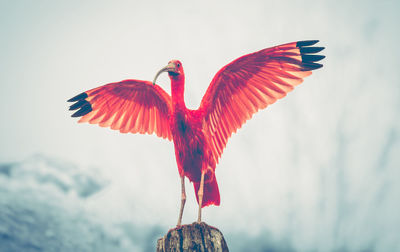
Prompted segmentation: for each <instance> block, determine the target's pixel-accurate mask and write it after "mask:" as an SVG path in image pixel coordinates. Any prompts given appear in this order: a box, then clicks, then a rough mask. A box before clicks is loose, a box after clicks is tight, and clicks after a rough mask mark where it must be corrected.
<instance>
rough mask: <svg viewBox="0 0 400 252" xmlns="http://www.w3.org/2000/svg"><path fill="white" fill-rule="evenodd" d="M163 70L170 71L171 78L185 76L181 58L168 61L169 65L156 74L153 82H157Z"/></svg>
mask: <svg viewBox="0 0 400 252" xmlns="http://www.w3.org/2000/svg"><path fill="white" fill-rule="evenodd" d="M163 72H168V76H169V78H170V79H177V78H179V77H182V76H184V73H183V67H182V63H181V62H180V61H179V60H171V61H170V62H168V65H166V66H165V67H163V68H162V69H161V70H160V71H158V72H157V74H156V76H155V77H154V80H153V84H155V83H156V80H157V78H158V76H160V74H162V73H163Z"/></svg>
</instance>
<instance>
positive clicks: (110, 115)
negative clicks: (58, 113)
mask: <svg viewBox="0 0 400 252" xmlns="http://www.w3.org/2000/svg"><path fill="white" fill-rule="evenodd" d="M68 102H75V103H74V104H73V105H71V106H70V110H78V109H79V110H78V111H76V112H75V113H74V114H73V115H72V117H81V116H82V117H81V119H80V120H79V122H89V123H91V124H99V125H100V126H102V127H110V128H111V129H113V130H119V131H120V132H121V133H128V132H131V133H141V134H144V133H148V134H152V133H155V134H156V135H157V136H159V137H162V138H168V139H169V140H171V139H172V134H171V129H170V126H169V117H170V113H171V96H170V95H169V94H167V93H166V92H165V91H164V90H163V89H162V88H161V87H160V86H158V85H153V84H152V83H151V82H149V81H141V80H124V81H121V82H116V83H110V84H107V85H104V86H101V87H97V88H94V89H91V90H89V91H86V92H83V93H81V94H79V95H77V96H75V97H73V98H71V99H69V100H68Z"/></svg>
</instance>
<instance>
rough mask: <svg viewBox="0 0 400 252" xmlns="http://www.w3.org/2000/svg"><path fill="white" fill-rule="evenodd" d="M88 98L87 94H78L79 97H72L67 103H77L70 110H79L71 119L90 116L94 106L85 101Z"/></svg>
mask: <svg viewBox="0 0 400 252" xmlns="http://www.w3.org/2000/svg"><path fill="white" fill-rule="evenodd" d="M87 97H88V95H87V93H85V92H83V93H80V94H78V95H77V96H74V97H72V98H71V99H69V100H68V101H67V102H75V103H74V104H72V105H71V106H70V107H69V110H78V111H76V112H75V113H74V114H72V115H71V117H80V116H84V115H86V114H88V113H89V112H90V111H92V110H93V108H92V104H90V102H88V101H86V100H85V99H86V98H87Z"/></svg>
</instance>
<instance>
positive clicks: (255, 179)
mask: <svg viewBox="0 0 400 252" xmlns="http://www.w3.org/2000/svg"><path fill="white" fill-rule="evenodd" d="M399 10H400V2H399V1H352V2H350V1H292V2H289V1H245V2H243V3H234V2H233V1H223V2H222V1H202V3H189V1H159V2H156V1H118V2H116V1H64V2H60V1H57V2H56V1H0V12H1V15H0V37H1V39H0V55H1V56H0V69H1V74H0V105H1V106H0V115H1V123H0V148H1V151H0V162H13V161H19V160H23V159H26V158H28V157H29V156H31V155H33V154H36V153H41V154H44V155H48V156H52V157H57V158H59V159H63V160H67V161H69V162H72V163H76V164H78V165H79V166H81V167H82V169H86V168H88V167H97V168H99V169H101V171H102V172H103V173H104V174H105V176H106V177H107V178H109V179H110V181H112V182H111V186H109V188H108V190H107V191H106V192H104V193H103V194H101V195H99V196H98V198H97V199H98V200H96V201H94V202H90V204H92V205H93V206H94V208H95V209H102V211H103V212H104V214H110V216H114V217H115V218H127V219H129V220H132V221H134V222H137V223H144V224H153V223H161V224H162V225H165V226H166V227H168V226H170V227H171V226H173V225H174V224H175V222H176V219H177V215H178V210H179V209H178V207H179V197H180V193H179V192H180V184H179V176H178V172H177V167H176V162H175V155H174V150H173V144H172V143H171V142H168V141H166V140H163V139H160V138H157V137H156V136H148V135H133V134H120V133H119V132H116V131H112V130H110V129H104V128H101V127H98V126H95V125H87V124H77V123H76V119H73V118H70V114H71V113H70V112H69V111H68V110H67V108H68V107H67V106H68V104H67V103H66V100H67V99H69V98H71V97H72V96H75V95H76V94H78V93H81V92H83V91H86V90H88V89H91V88H94V87H97V86H100V85H103V84H106V83H109V82H115V81H120V80H123V79H128V78H133V79H142V80H152V79H153V77H154V74H155V73H156V72H157V71H158V70H159V69H160V68H161V67H163V66H165V65H166V64H167V63H168V61H169V60H171V59H179V60H181V61H182V63H183V67H184V69H185V74H186V89H185V90H186V93H185V101H186V103H187V106H188V107H189V108H192V109H194V108H197V107H198V105H199V103H200V100H201V98H202V96H203V94H204V92H205V90H206V88H207V87H208V84H209V82H210V81H211V79H212V77H213V76H214V74H215V73H216V72H217V71H218V70H219V69H220V68H221V67H223V66H224V65H225V64H227V63H228V62H230V61H231V60H233V59H235V58H237V57H239V56H241V55H243V54H246V53H250V52H254V51H257V50H260V49H263V48H266V47H271V46H275V45H278V44H283V43H287V42H292V41H297V40H307V39H319V40H320V41H321V42H320V44H319V45H321V46H325V47H326V50H324V51H323V54H324V55H326V56H327V57H326V59H324V61H323V64H324V67H323V68H322V69H320V70H317V71H315V72H314V73H313V75H311V76H310V77H308V78H307V79H306V80H305V81H304V84H302V85H301V86H299V87H298V88H296V89H295V90H294V91H293V92H292V93H290V94H289V95H288V96H287V97H286V98H284V99H283V100H280V101H278V102H277V103H275V104H274V105H272V106H270V107H268V108H267V109H266V110H263V111H261V112H259V113H257V114H256V115H255V116H254V117H253V118H252V119H251V120H250V121H249V122H247V123H246V124H245V125H244V126H243V128H242V129H240V130H239V131H238V133H237V134H235V135H234V136H233V137H232V138H231V139H230V140H229V142H228V145H227V148H226V149H225V152H224V154H223V155H222V158H221V159H220V164H219V165H218V166H217V169H216V176H217V179H218V182H219V187H220V192H221V206H220V207H208V208H206V209H205V211H204V219H205V221H206V222H208V223H209V224H211V225H214V226H217V227H219V228H220V229H221V230H222V231H224V230H249V232H250V233H254V234H257V233H259V232H261V231H263V230H267V231H269V232H271V234H272V236H273V237H274V239H277V240H284V239H287V240H290V241H291V242H292V243H293V244H294V245H293V246H294V247H295V248H296V249H299V250H303V251H304V250H310V249H317V250H320V251H325V250H326V251H329V250H332V249H338V248H341V247H346V248H348V249H350V250H360V249H364V248H368V247H372V248H374V249H376V250H378V251H379V250H380V251H394V250H396V248H397V249H400V248H399V245H398V240H399V239H400V237H399V235H398V233H399V231H400V230H399V228H398V227H399V226H400V215H399V214H398V213H397V211H396V209H399V207H400V203H399V198H400V181H399V179H400V170H399V167H400V140H399V137H400V116H399V108H400V85H399V84H400V71H399V70H398V68H399V66H400V50H399V44H400V33H399V32H398V26H399V24H400V16H399V15H398V12H399ZM159 83H160V85H161V86H162V87H163V88H164V89H165V90H167V91H168V92H169V91H170V83H169V79H168V77H167V75H166V74H164V75H163V76H161V78H160V79H159ZM186 185H187V188H188V189H187V192H188V203H187V208H186V209H185V213H184V218H183V221H184V222H185V223H191V222H193V221H194V220H195V218H196V202H195V198H194V194H193V189H192V185H189V184H188V183H187V184H186ZM133 213H134V214H133Z"/></svg>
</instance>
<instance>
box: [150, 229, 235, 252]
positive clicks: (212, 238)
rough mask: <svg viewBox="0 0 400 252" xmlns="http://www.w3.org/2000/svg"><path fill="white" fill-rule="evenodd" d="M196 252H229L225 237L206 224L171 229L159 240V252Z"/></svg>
mask: <svg viewBox="0 0 400 252" xmlns="http://www.w3.org/2000/svg"><path fill="white" fill-rule="evenodd" d="M170 251H176V252H192V251H193V252H194V251H201V252H207V251H218V252H227V251H229V250H228V246H227V245H226V242H225V239H224V236H223V235H222V233H221V232H220V231H219V230H218V229H217V228H215V227H211V226H209V225H207V224H206V223H204V222H202V223H200V224H198V223H197V222H195V223H193V224H191V225H182V226H181V227H176V228H174V229H170V230H169V231H168V233H167V234H166V235H165V236H164V237H162V238H160V239H158V241H157V252H170Z"/></svg>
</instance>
